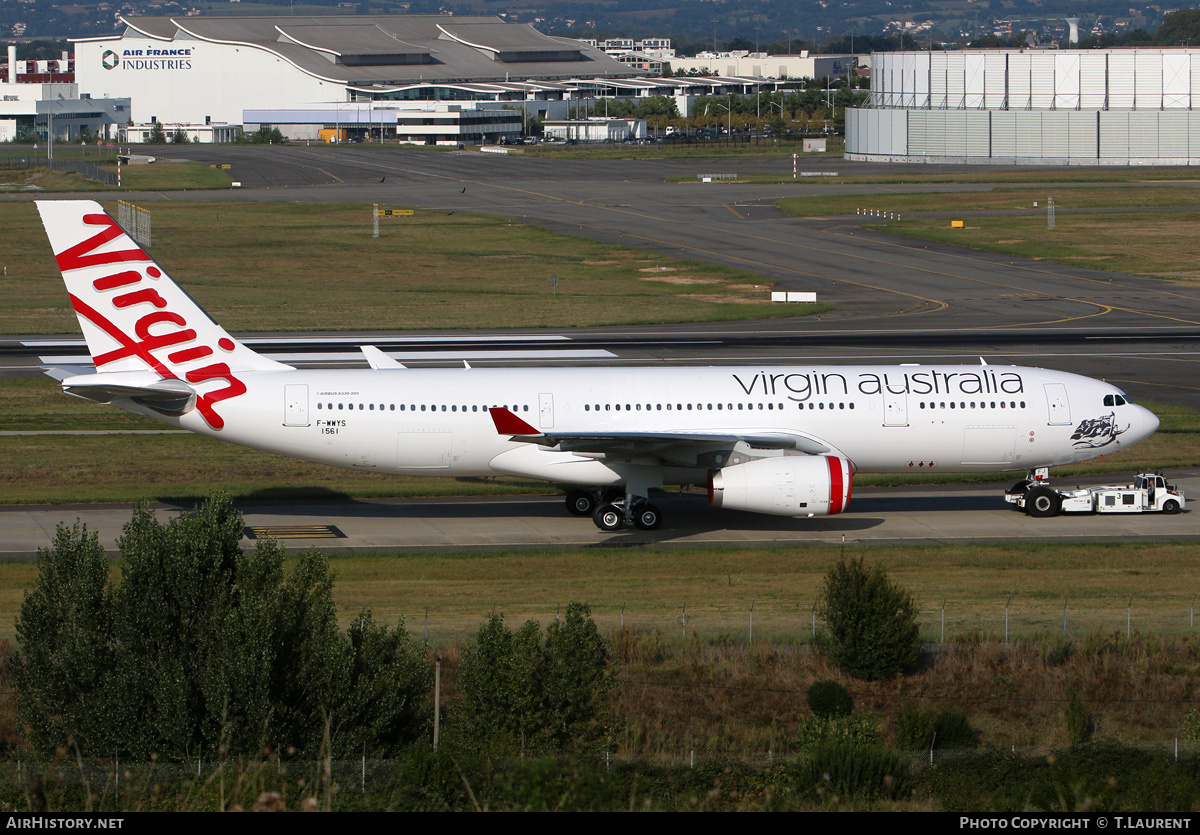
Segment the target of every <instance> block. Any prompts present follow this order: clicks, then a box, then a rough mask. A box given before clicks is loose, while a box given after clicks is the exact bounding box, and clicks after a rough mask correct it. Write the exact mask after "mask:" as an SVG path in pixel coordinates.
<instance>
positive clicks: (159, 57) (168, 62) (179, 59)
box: [100, 46, 194, 72]
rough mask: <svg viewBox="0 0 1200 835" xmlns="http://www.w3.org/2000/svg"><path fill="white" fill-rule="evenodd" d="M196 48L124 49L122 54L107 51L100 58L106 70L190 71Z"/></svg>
mask: <svg viewBox="0 0 1200 835" xmlns="http://www.w3.org/2000/svg"><path fill="white" fill-rule="evenodd" d="M193 50H194V47H190V46H185V47H172V48H169V49H167V48H160V47H146V48H145V49H122V50H121V52H120V54H118V53H117V52H115V51H113V50H111V49H106V50H105V51H104V54H103V55H101V56H100V64H101V65H102V66H103V67H104V69H106V70H115V69H116V68H117V67H120V68H122V69H126V70H150V71H151V72H156V71H158V72H161V71H164V70H167V71H170V70H190V69H191V68H192V51H193Z"/></svg>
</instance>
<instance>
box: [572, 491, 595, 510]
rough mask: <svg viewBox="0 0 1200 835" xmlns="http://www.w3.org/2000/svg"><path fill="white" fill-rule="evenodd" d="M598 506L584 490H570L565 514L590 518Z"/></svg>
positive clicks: (593, 498)
mask: <svg viewBox="0 0 1200 835" xmlns="http://www.w3.org/2000/svg"><path fill="white" fill-rule="evenodd" d="M598 504H599V502H598V501H596V497H595V496H593V495H592V494H591V493H589V492H588V491H586V490H572V491H571V492H570V493H568V494H567V512H568V513H570V514H571V515H572V516H591V515H592V514H593V513H595V512H596V505H598Z"/></svg>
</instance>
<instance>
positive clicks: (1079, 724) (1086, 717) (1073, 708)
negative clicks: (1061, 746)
mask: <svg viewBox="0 0 1200 835" xmlns="http://www.w3.org/2000/svg"><path fill="white" fill-rule="evenodd" d="M1095 731H1096V723H1095V721H1094V720H1093V719H1092V715H1091V714H1090V713H1088V709H1087V708H1086V707H1084V704H1083V702H1081V701H1080V700H1079V694H1078V693H1072V694H1071V703H1070V704H1069V705H1067V739H1069V740H1070V741H1071V744H1072V745H1081V744H1083V743H1085V742H1091V741H1092V735H1093V734H1094V733H1095Z"/></svg>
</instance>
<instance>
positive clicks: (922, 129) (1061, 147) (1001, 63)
mask: <svg viewBox="0 0 1200 835" xmlns="http://www.w3.org/2000/svg"><path fill="white" fill-rule="evenodd" d="M846 156H847V157H848V158H850V159H860V160H877V161H888V162H937V163H947V162H950V163H954V162H960V163H977V164H979V163H982V164H1002V165H1011V164H1037V163H1043V164H1053V165H1195V164H1197V163H1200V49H1190V48H1186V47H1176V48H1145V47H1138V48H1114V49H1094V50H1081V49H1061V50H1060V49H1034V48H1031V49H985V50H979V49H976V50H962V51H958V52H893V53H876V54H875V55H874V56H873V57H872V72H871V95H870V99H869V101H868V103H867V105H866V106H865V107H860V108H851V109H849V110H847V111H846Z"/></svg>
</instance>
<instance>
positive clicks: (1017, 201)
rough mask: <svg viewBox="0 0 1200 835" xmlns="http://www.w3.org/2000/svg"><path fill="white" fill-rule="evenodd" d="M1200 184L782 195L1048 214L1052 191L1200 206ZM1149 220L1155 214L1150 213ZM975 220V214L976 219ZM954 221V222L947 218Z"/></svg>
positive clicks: (836, 207)
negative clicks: (825, 195)
mask: <svg viewBox="0 0 1200 835" xmlns="http://www.w3.org/2000/svg"><path fill="white" fill-rule="evenodd" d="M1197 186H1198V187H1192V186H1191V185H1190V184H1189V185H1188V186H1172V187H1166V186H1160V187H1158V188H1155V187H1153V186H1143V187H1128V186H1126V187H1121V188H1102V187H1095V188H1040V187H1035V186H1028V187H1023V188H1013V187H1008V188H998V189H995V190H993V191H986V192H923V193H920V194H871V195H862V194H855V195H829V196H827V197H821V196H817V197H785V198H783V199H782V200H778V201H776V205H777V206H779V208H780V209H782V210H783V211H785V212H787V213H788V214H790V215H793V216H801V217H820V216H823V215H852V214H855V213H856V212H857V211H858V210H859V209H867V210H872V209H873V210H876V211H884V212H899V213H901V214H904V213H907V212H955V211H961V212H974V211H987V210H996V209H1022V210H1033V209H1034V205H1033V204H1034V202H1035V201H1036V202H1037V209H1038V210H1039V211H1040V212H1041V213H1042V215H1041V216H1040V217H1041V219H1042V220H1044V219H1045V218H1044V212H1045V208H1046V199H1047V197H1053V198H1054V205H1055V206H1056V207H1057V208H1060V209H1094V208H1126V207H1128V208H1140V207H1151V206H1200V183H1197ZM1148 220H1149V219H1148ZM973 222H974V221H973V220H972V223H973ZM943 225H949V224H943Z"/></svg>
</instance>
